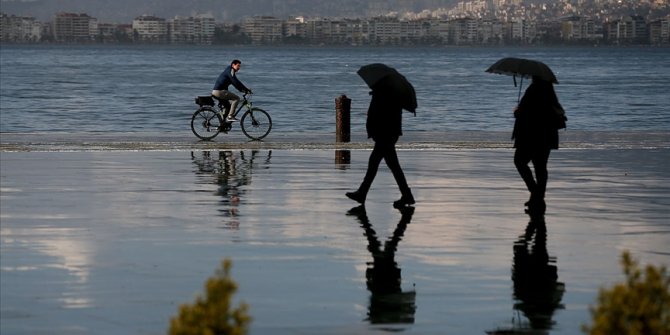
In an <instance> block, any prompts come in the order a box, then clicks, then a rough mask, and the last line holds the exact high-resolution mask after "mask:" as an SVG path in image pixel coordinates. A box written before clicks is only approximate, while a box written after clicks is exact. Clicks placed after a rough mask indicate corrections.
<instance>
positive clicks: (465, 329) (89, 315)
mask: <svg viewBox="0 0 670 335" xmlns="http://www.w3.org/2000/svg"><path fill="white" fill-rule="evenodd" d="M512 153H513V152H512V151H511V150H507V149H480V150H464V149H459V150H429V151H421V150H419V151H417V150H403V151H401V152H400V154H399V155H400V159H401V163H402V164H403V167H404V170H405V173H406V174H407V176H408V180H409V183H410V185H411V186H412V188H413V190H414V193H415V196H416V198H417V201H418V203H417V205H416V209H415V211H414V213H412V215H411V217H408V215H405V217H404V219H403V216H402V214H401V213H400V212H399V211H398V210H394V209H393V208H391V206H390V204H391V202H392V201H393V200H395V199H396V198H397V196H398V194H397V191H396V188H395V186H394V182H393V179H392V177H391V176H390V174H389V173H388V171H387V170H386V168H385V167H384V166H382V168H381V169H380V173H379V175H378V177H377V179H376V180H375V183H374V184H373V189H372V191H371V193H370V196H369V198H368V203H367V206H366V217H363V216H361V215H351V214H356V213H350V210H351V209H352V207H354V205H355V204H354V203H353V202H351V201H350V200H348V199H346V197H344V192H346V191H349V190H351V189H353V188H355V187H356V186H357V184H358V182H360V180H361V178H362V176H363V173H364V170H365V165H366V163H367V156H368V154H369V152H368V151H366V150H353V151H350V152H348V154H343V153H342V152H340V153H339V155H340V156H338V153H337V152H336V151H334V150H256V151H254V150H249V149H244V150H228V151H208V152H204V151H193V152H191V151H158V152H156V151H152V152H129V151H111V152H110V151H83V152H82V151H78V152H58V153H54V152H27V153H21V152H3V153H2V159H1V160H0V165H1V166H0V168H1V169H0V170H1V171H2V175H1V181H2V193H1V195H0V199H1V200H2V201H0V206H1V214H0V218H1V219H2V227H1V228H0V229H1V233H2V244H1V245H0V248H1V250H0V251H1V254H2V267H1V272H0V273H1V275H2V281H1V282H0V285H1V286H0V287H1V294H2V296H1V299H0V304H1V305H0V306H1V309H0V311H1V314H0V321H1V322H0V327H1V331H2V333H3V334H48V333H54V332H56V333H69V334H118V333H123V334H162V333H164V332H165V330H166V329H167V327H168V321H169V318H170V317H172V316H174V315H176V313H177V308H178V305H179V304H181V303H187V302H191V301H192V300H193V298H194V296H195V294H196V293H198V292H201V291H202V285H203V283H204V281H205V280H206V279H207V278H208V277H209V276H211V275H212V274H213V272H214V271H215V269H216V268H217V267H218V266H219V263H220V261H221V260H222V259H223V258H230V259H232V261H233V273H232V274H233V278H234V279H235V280H236V281H237V282H238V284H239V291H238V293H237V295H236V298H237V299H238V300H244V301H245V302H247V303H248V304H249V305H250V314H251V315H252V316H253V317H254V321H253V323H252V327H251V334H267V333H272V334H295V333H304V334H312V333H314V334H316V333H319V334H322V333H332V334H339V333H370V332H373V331H379V332H380V333H384V332H386V331H385V330H388V329H395V330H400V329H401V330H403V331H404V332H406V333H415V334H443V333H449V334H482V333H484V332H485V331H494V330H510V329H515V330H520V329H526V330H527V329H528V327H531V323H530V320H534V323H533V324H532V325H534V326H535V327H537V328H549V329H550V330H549V332H550V333H552V334H575V333H577V332H578V330H579V327H580V325H581V324H582V323H584V322H587V321H588V319H589V316H588V312H587V308H588V305H589V304H592V303H594V302H595V297H596V294H597V290H598V288H599V287H601V286H602V285H606V284H611V283H613V282H614V281H617V280H621V279H622V275H621V270H620V268H619V265H618V257H619V255H620V253H621V251H622V250H624V249H627V250H630V251H631V252H632V253H633V255H634V256H635V257H637V258H639V259H640V260H641V261H642V262H643V263H645V264H647V263H649V264H666V265H667V264H668V263H670V262H669V260H670V249H669V248H668V245H670V226H668V222H670V220H668V218H669V217H670V215H669V214H670V213H669V212H668V208H670V188H669V186H668V185H670V174H669V173H668V170H667V169H666V165H667V162H668V161H669V159H670V151H669V150H668V149H628V150H624V149H599V150H593V149H566V150H563V149H562V150H558V151H556V152H554V153H552V157H551V160H550V184H549V190H548V195H547V203H548V212H547V214H546V218H545V219H546V226H545V227H546V242H545V243H542V235H543V234H542V231H541V229H540V230H539V232H538V233H537V234H536V235H533V234H530V235H529V236H528V243H529V245H528V248H523V244H524V241H525V240H526V239H525V234H526V232H527V228H529V227H530V228H533V226H529V218H528V216H526V215H525V214H524V213H523V210H522V204H523V202H524V201H525V200H526V198H527V193H526V191H525V190H524V188H523V185H522V182H521V180H520V179H519V178H518V176H517V174H516V171H515V170H514V168H513V165H512V164H511V158H512ZM338 157H345V158H346V157H349V160H348V162H347V160H340V161H338V160H337V158H338ZM28 167H29V168H28ZM348 213H349V214H348ZM359 214H360V213H359ZM366 218H367V220H366ZM405 223H407V224H406V225H405ZM368 224H369V225H368ZM372 230H374V233H373V232H372ZM529 232H530V233H533V230H532V229H531V230H530V231H529ZM394 233H395V236H396V240H395V242H393V243H397V245H396V247H395V252H394V253H393V256H394V258H393V262H390V263H386V265H389V266H390V271H391V270H393V269H394V266H393V263H395V266H396V267H397V268H398V269H399V271H400V272H399V274H400V278H396V279H399V280H400V283H399V285H397V282H393V281H390V283H387V284H388V285H389V286H391V287H393V288H394V290H395V291H394V292H396V294H395V295H393V294H384V293H383V290H381V289H378V288H375V287H374V286H373V287H372V288H370V287H369V286H368V285H367V279H366V272H367V271H368V270H367V269H368V268H370V267H373V264H375V263H374V262H373V253H372V252H371V250H372V251H375V250H377V249H376V243H375V242H379V243H380V245H379V251H381V250H385V247H389V249H388V250H386V251H388V252H389V253H387V256H388V255H390V254H391V253H392V252H391V251H392V250H394V248H393V245H392V243H391V244H390V245H389V244H387V241H389V238H390V237H392V236H394ZM375 237H376V238H375ZM531 244H534V245H535V246H536V248H535V249H531V248H530V245H531ZM545 253H546V255H547V256H548V257H549V258H547V259H546V261H542V260H543V259H545V258H546V257H545V256H543V255H545ZM376 255H379V254H376ZM515 257H516V258H515ZM386 259H387V260H388V258H386ZM523 259H528V260H531V261H535V262H538V261H540V263H537V264H540V265H541V266H542V268H543V269H546V270H547V271H552V266H556V271H557V272H556V273H557V276H558V277H557V278H556V279H554V280H546V277H542V276H539V275H538V274H537V273H535V272H534V271H533V270H531V269H532V268H533V267H529V266H527V265H526V264H528V263H524V262H523V261H522V260H523ZM381 260H383V259H380V262H378V263H377V264H376V266H377V270H380V269H383V267H384V265H385V263H383V262H381ZM513 269H516V270H515V277H514V279H513ZM372 273H374V272H372ZM390 273H397V272H394V271H391V272H390ZM389 277H390V278H395V277H394V276H390V275H389ZM533 278H536V280H544V282H546V283H547V285H546V286H541V288H540V289H539V290H540V291H535V292H534V291H532V290H531V291H530V292H532V295H533V296H538V295H539V296H542V297H546V298H547V299H543V300H541V301H540V302H539V303H540V304H544V306H545V307H547V308H548V309H549V310H550V311H551V313H550V315H544V314H542V313H538V312H537V310H534V309H532V308H531V309H528V308H526V307H524V306H527V304H526V305H524V304H523V303H524V297H526V295H525V293H524V292H527V291H523V290H521V291H519V288H517V291H516V292H515V284H517V286H519V283H523V282H524V280H532V279H533ZM543 278H544V279H543ZM520 287H524V286H523V285H521V286H520ZM398 289H399V290H400V292H402V294H398V293H397V290H398ZM515 294H516V298H515ZM380 297H381V298H388V299H390V306H389V305H386V304H383V303H382V304H380V303H379V301H380V300H379V299H377V298H380ZM382 301H384V300H383V299H382ZM526 302H527V301H526ZM389 307H393V308H392V310H393V311H397V310H398V309H401V310H402V311H404V313H401V314H398V313H394V312H392V311H391V310H389V309H391V308H389ZM370 313H371V314H372V318H371V317H370ZM378 320H385V321H384V322H382V323H381V324H378V323H375V322H373V321H378ZM392 321H396V322H397V323H391V322H392ZM545 330H546V329H545Z"/></svg>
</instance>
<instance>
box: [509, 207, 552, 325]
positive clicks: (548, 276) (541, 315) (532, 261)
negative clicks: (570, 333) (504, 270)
mask: <svg viewBox="0 0 670 335" xmlns="http://www.w3.org/2000/svg"><path fill="white" fill-rule="evenodd" d="M512 281H513V282H514V298H515V299H517V301H518V302H517V303H515V304H514V309H516V310H519V311H521V312H523V314H524V315H525V316H526V317H527V318H528V320H529V322H530V327H531V328H532V329H537V330H547V329H550V328H551V327H552V326H553V324H554V322H553V321H552V316H553V314H554V311H555V310H557V309H562V308H564V307H563V305H562V304H561V299H562V297H563V292H565V284H563V283H561V282H559V281H558V268H557V267H556V258H554V257H550V256H549V254H548V252H547V228H546V224H545V222H544V220H543V219H541V218H532V219H531V221H530V222H529V223H528V226H527V227H526V232H525V233H524V234H523V235H521V236H519V239H518V240H517V241H516V242H515V243H514V263H513V265H512Z"/></svg>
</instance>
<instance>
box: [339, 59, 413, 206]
mask: <svg viewBox="0 0 670 335" xmlns="http://www.w3.org/2000/svg"><path fill="white" fill-rule="evenodd" d="M358 74H359V75H360V76H361V77H362V78H363V79H364V80H365V81H366V82H367V83H368V86H370V88H371V89H372V92H370V95H372V100H371V101H370V106H369V108H368V115H367V121H366V123H365V128H366V130H367V134H368V138H372V140H373V141H374V142H375V145H374V148H373V149H372V153H370V159H369V161H368V169H367V172H366V173H365V177H364V178H363V182H362V183H361V185H360V186H359V187H358V190H356V191H354V192H348V193H346V196H347V197H349V198H350V199H352V200H355V201H357V202H359V203H361V204H365V198H366V197H367V194H368V191H369V190H370V186H372V182H373V181H374V179H375V176H376V175H377V170H378V168H379V164H380V163H381V161H382V159H383V160H384V161H385V162H386V165H387V166H388V167H389V169H391V172H392V173H393V177H394V178H395V181H396V183H397V184H398V187H399V188H400V193H401V198H400V199H399V200H397V201H395V202H394V203H393V207H395V208H401V207H405V206H408V205H412V204H414V203H415V201H414V196H413V195H412V191H411V190H410V188H409V185H408V184H407V180H406V179H405V174H404V173H403V171H402V168H401V167H400V161H399V160H398V154H397V153H396V150H395V144H396V142H398V139H399V138H400V136H401V135H402V110H403V108H405V109H408V110H411V111H412V112H413V111H414V110H415V109H416V96H415V93H414V88H413V87H412V86H411V84H410V83H409V82H408V81H407V80H406V79H405V77H404V76H402V75H401V74H399V73H398V72H397V71H396V70H395V69H393V68H391V67H388V66H386V65H384V64H370V65H366V66H363V67H361V69H360V70H359V71H358Z"/></svg>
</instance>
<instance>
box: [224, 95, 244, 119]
mask: <svg viewBox="0 0 670 335" xmlns="http://www.w3.org/2000/svg"><path fill="white" fill-rule="evenodd" d="M221 97H222V98H223V99H226V100H228V101H230V111H228V112H227V113H226V116H227V117H228V118H229V119H234V118H235V110H236V109H237V102H238V101H240V97H239V96H237V94H235V93H233V92H230V91H221Z"/></svg>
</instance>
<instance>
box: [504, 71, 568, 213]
mask: <svg viewBox="0 0 670 335" xmlns="http://www.w3.org/2000/svg"><path fill="white" fill-rule="evenodd" d="M532 78H533V82H532V83H531V84H530V86H528V88H527V89H526V92H525V93H524V95H523V97H522V98H521V101H520V102H519V104H518V106H517V107H516V108H515V109H514V117H515V122H514V130H513V132H512V139H514V147H515V148H516V151H515V153H514V165H515V166H516V169H517V171H518V172H519V175H521V178H522V179H523V181H524V183H525V184H526V187H527V188H528V191H529V192H530V199H529V200H528V202H526V206H528V212H529V213H530V214H544V212H545V210H546V204H545V202H544V196H545V193H546V190H547V179H548V177H549V173H548V171H547V162H548V161H549V154H550V152H551V150H552V149H558V127H557V119H558V118H559V117H562V116H560V115H558V114H557V113H556V112H555V108H560V110H562V107H561V105H560V103H559V102H558V97H557V96H556V92H555V91H554V86H553V84H552V82H551V81H547V80H544V79H542V78H541V77H539V76H533V77H532ZM531 162H532V163H533V168H534V170H535V177H533V172H532V171H531V169H530V167H529V166H528V164H529V163H531Z"/></svg>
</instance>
